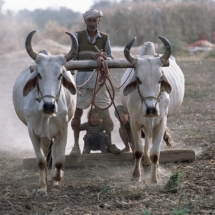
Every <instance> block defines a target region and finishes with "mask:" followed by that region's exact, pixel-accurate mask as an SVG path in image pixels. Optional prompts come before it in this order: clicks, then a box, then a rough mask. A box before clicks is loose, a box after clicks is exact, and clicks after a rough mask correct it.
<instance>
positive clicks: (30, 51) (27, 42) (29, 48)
mask: <svg viewBox="0 0 215 215" xmlns="http://www.w3.org/2000/svg"><path fill="white" fill-rule="evenodd" d="M36 32H37V31H36V30H34V31H32V32H31V33H30V34H28V36H27V38H26V40H25V48H26V51H27V52H28V54H29V56H30V57H31V58H32V59H33V60H35V59H36V57H37V52H35V51H34V49H33V48H32V45H31V40H32V37H33V35H34V34H35V33H36Z"/></svg>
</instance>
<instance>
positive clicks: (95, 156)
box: [23, 149, 195, 168]
mask: <svg viewBox="0 0 215 215" xmlns="http://www.w3.org/2000/svg"><path fill="white" fill-rule="evenodd" d="M82 158H83V160H82ZM194 160H195V151H194V150H191V149H172V150H163V151H161V152H160V161H159V163H161V164H162V163H171V162H192V161H194ZM133 164H134V159H133V155H132V153H131V152H129V153H121V154H111V153H107V154H103V153H91V154H84V156H83V155H82V154H81V155H66V156H65V163H64V165H63V167H65V168H74V167H75V168H77V167H86V166H87V167H96V166H120V165H133ZM23 165H25V166H35V167H36V158H24V159H23Z"/></svg>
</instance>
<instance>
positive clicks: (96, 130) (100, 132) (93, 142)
mask: <svg viewBox="0 0 215 215" xmlns="http://www.w3.org/2000/svg"><path fill="white" fill-rule="evenodd" d="M87 117H88V121H89V123H88V122H85V123H83V124H81V126H80V131H85V130H86V131H87V134H86V135H85V136H84V141H85V149H84V153H86V154H89V153H90V151H91V150H93V151H96V150H100V151H101V152H102V153H107V146H108V143H109V137H108V135H107V134H106V133H105V132H104V130H105V128H104V124H103V121H102V114H101V111H100V110H99V109H97V108H93V109H92V111H91V112H90V111H89V112H88V116H87Z"/></svg>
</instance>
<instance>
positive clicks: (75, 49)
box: [65, 32, 78, 62]
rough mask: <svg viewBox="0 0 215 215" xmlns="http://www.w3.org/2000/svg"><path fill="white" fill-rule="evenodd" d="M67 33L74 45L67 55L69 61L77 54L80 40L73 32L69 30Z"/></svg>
mask: <svg viewBox="0 0 215 215" xmlns="http://www.w3.org/2000/svg"><path fill="white" fill-rule="evenodd" d="M65 33H66V34H68V35H69V36H70V38H71V40H72V47H71V49H70V51H69V53H68V54H66V55H65V58H66V61H67V62H68V61H70V60H71V59H72V58H73V57H74V56H75V55H76V53H77V51H78V41H77V39H76V37H75V36H74V35H73V34H71V33H69V32H65Z"/></svg>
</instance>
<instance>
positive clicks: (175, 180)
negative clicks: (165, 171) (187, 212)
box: [164, 172, 180, 193]
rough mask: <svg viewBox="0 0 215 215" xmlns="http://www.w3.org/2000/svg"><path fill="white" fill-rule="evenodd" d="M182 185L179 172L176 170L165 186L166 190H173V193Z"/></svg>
mask: <svg viewBox="0 0 215 215" xmlns="http://www.w3.org/2000/svg"><path fill="white" fill-rule="evenodd" d="M179 186H180V177H179V173H178V172H175V173H173V174H172V175H171V176H170V178H169V180H168V181H167V183H166V184H165V186H164V191H165V192H171V193H177V192H178V190H179Z"/></svg>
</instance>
